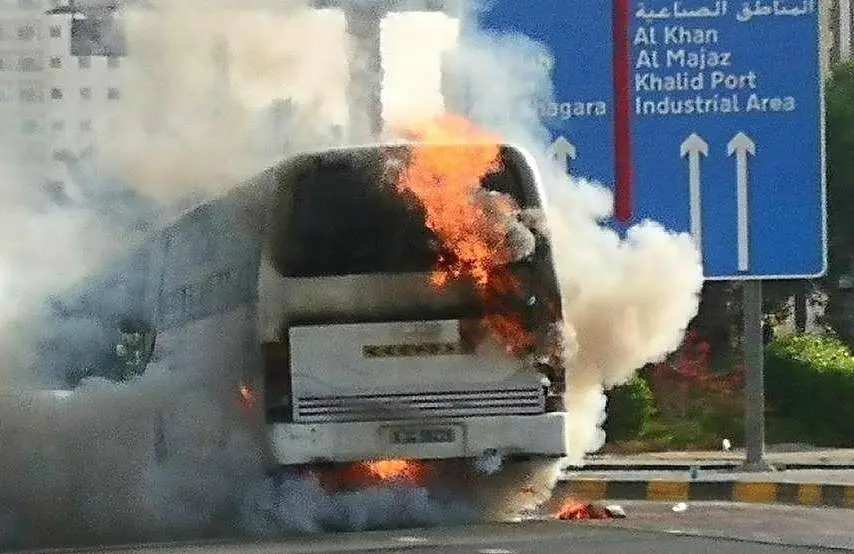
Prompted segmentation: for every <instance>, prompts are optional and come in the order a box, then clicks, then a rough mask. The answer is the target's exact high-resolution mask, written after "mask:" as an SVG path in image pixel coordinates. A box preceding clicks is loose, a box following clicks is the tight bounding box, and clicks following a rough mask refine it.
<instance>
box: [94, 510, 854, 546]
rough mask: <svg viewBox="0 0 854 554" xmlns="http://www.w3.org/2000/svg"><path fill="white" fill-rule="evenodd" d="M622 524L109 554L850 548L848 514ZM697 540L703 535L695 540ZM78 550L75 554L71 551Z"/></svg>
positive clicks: (645, 519) (715, 516) (705, 513)
mask: <svg viewBox="0 0 854 554" xmlns="http://www.w3.org/2000/svg"><path fill="white" fill-rule="evenodd" d="M623 506H624V508H625V510H626V512H627V513H628V517H627V518H626V519H622V520H608V521H589V522H560V521H526V522H520V523H509V524H500V525H476V526H464V527H456V528H447V529H429V530H403V531H382V532H372V533H341V534H324V535H315V536H307V537H294V538H289V539H285V540H281V541H276V542H264V543H257V542H256V543H251V542H236V543H223V542H218V543H204V544H164V545H148V546H138V547H122V548H114V549H101V550H99V551H100V552H115V553H120V552H122V553H124V552H126V553H134V554H143V553H152V554H168V553H173V552H174V553H179V552H181V553H189V554H193V553H202V552H205V553H212V554H227V553H240V554H268V553H269V554H273V553H275V554H334V553H356V552H376V553H406V554H567V553H573V552H578V553H585V554H647V553H653V552H655V553H661V552H691V553H696V554H705V553H708V554H730V553H733V554H735V553H745V554H766V553H767V554H784V553H785V554H790V553H791V554H794V553H807V552H827V551H828V549H830V548H837V549H838V548H848V549H851V550H854V511H852V510H822V509H814V508H791V507H788V508H786V507H768V506H755V505H747V506H742V505H733V504H692V505H689V506H688V507H687V509H686V510H684V511H681V512H674V511H673V510H672V506H671V505H661V504H651V503H623ZM703 535H705V536H703ZM78 552H80V551H78Z"/></svg>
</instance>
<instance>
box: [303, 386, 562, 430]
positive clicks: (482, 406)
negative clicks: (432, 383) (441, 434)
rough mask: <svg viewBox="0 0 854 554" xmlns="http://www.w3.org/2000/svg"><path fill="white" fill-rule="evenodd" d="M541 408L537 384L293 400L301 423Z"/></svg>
mask: <svg viewBox="0 0 854 554" xmlns="http://www.w3.org/2000/svg"><path fill="white" fill-rule="evenodd" d="M544 411H545V398H544V392H543V390H542V389H541V388H539V387H532V388H525V389H513V390H507V389H503V390H487V391H463V392H429V393H421V394H418V393H410V394H374V395H359V396H326V397H303V398H298V399H297V401H296V421H298V422H301V423H330V422H345V421H381V420H400V419H425V418H441V417H477V416H509V415H536V414H541V413H543V412H544Z"/></svg>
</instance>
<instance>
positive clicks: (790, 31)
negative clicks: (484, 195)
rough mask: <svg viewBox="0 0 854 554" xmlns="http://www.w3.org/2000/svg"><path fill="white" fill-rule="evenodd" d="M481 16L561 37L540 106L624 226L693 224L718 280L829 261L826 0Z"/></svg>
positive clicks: (482, 22)
mask: <svg viewBox="0 0 854 554" xmlns="http://www.w3.org/2000/svg"><path fill="white" fill-rule="evenodd" d="M477 27H479V28H481V29H486V30H489V31H497V32H517V33H518V32H521V33H523V34H525V35H527V36H528V37H530V38H532V39H534V40H536V41H538V42H541V43H543V44H544V45H545V46H546V47H548V48H549V49H550V50H551V52H552V53H553V55H554V58H555V59H554V64H553V66H552V79H553V82H554V87H555V95H554V102H552V103H548V104H544V105H541V106H540V113H541V115H542V116H543V119H544V121H545V123H546V125H547V126H548V128H549V129H550V131H551V133H552V138H553V140H554V141H555V142H554V144H553V148H554V150H555V154H556V156H560V157H561V158H563V159H566V161H567V163H568V164H569V169H570V172H571V173H572V174H573V175H577V176H580V177H586V178H589V179H595V180H597V181H600V182H602V183H603V184H605V185H607V186H610V187H612V188H613V189H614V195H615V218H614V220H613V221H612V222H611V224H612V225H613V226H614V227H615V228H616V229H619V230H624V229H625V228H626V227H627V226H629V225H631V224H633V223H637V222H640V221H641V220H644V219H652V220H655V221H658V222H660V223H661V224H663V225H664V226H665V227H667V228H668V229H671V230H674V231H685V232H691V233H692V234H693V235H694V237H695V240H697V241H698V242H699V243H700V244H701V245H702V251H703V263H704V272H705V275H706V278H707V279H781V278H806V277H816V276H820V275H822V274H823V273H824V272H825V269H826V265H827V264H826V258H827V256H826V251H827V246H826V243H827V240H826V216H825V204H826V203H825V181H824V140H823V123H824V122H823V101H822V98H823V86H822V76H821V61H820V47H819V43H820V40H819V37H820V15H819V10H818V2H817V0H797V1H795V0H756V1H753V0H751V1H749V2H741V1H735V0H732V1H726V0H717V1H712V0H683V1H675V2H674V1H665V0H646V1H644V2H640V1H638V0H612V1H610V2H605V1H604V0H603V1H598V2H591V1H590V0H528V1H526V2H518V1H516V0H493V2H492V4H491V6H490V7H489V9H488V10H487V11H485V12H484V13H482V14H479V16H478V20H477Z"/></svg>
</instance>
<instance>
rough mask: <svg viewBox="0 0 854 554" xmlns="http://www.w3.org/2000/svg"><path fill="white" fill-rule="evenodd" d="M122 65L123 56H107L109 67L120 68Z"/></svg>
mask: <svg viewBox="0 0 854 554" xmlns="http://www.w3.org/2000/svg"><path fill="white" fill-rule="evenodd" d="M119 65H121V58H119V57H118V56H107V67H109V68H110V69H118V68H119Z"/></svg>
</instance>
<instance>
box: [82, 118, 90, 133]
mask: <svg viewBox="0 0 854 554" xmlns="http://www.w3.org/2000/svg"><path fill="white" fill-rule="evenodd" d="M80 130H81V131H83V132H84V133H85V132H88V131H91V130H92V120H91V119H84V120H83V121H81V122H80Z"/></svg>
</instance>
